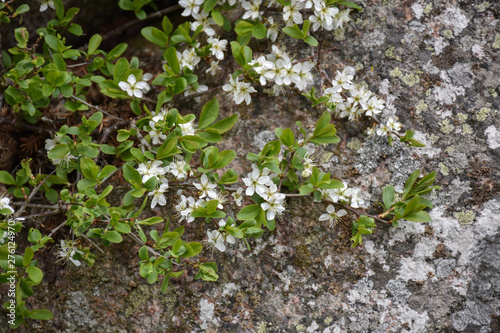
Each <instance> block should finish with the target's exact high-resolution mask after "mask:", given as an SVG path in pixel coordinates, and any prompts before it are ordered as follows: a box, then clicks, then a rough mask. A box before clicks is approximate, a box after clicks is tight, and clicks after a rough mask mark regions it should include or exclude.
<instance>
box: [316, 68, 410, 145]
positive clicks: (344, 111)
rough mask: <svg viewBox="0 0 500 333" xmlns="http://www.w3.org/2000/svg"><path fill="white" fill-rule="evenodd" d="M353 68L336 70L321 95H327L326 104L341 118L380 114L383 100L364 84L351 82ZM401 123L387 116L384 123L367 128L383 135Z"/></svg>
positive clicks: (395, 128) (382, 108)
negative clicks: (329, 84) (330, 83)
mask: <svg viewBox="0 0 500 333" xmlns="http://www.w3.org/2000/svg"><path fill="white" fill-rule="evenodd" d="M354 73H355V69H354V68H353V67H346V68H344V70H343V71H342V72H340V71H337V74H336V76H335V79H334V80H332V86H331V87H329V88H327V89H325V91H324V93H323V96H326V97H328V101H327V105H328V106H329V108H330V109H332V110H334V112H335V113H336V114H337V115H338V116H340V117H341V118H344V117H347V118H348V119H349V121H354V120H357V119H358V118H359V117H361V116H362V115H365V116H368V117H373V118H375V117H376V116H379V115H381V114H382V112H383V110H384V109H385V103H384V100H382V99H381V98H379V97H378V96H377V95H376V94H374V93H373V92H372V91H370V90H369V89H367V88H366V87H364V86H360V85H356V84H355V83H354V82H353V79H354ZM400 129H401V124H400V123H399V122H398V121H397V119H396V118H394V117H388V119H387V122H386V123H385V124H379V125H378V126H377V127H376V128H371V129H369V130H368V134H369V135H371V134H374V133H376V134H377V135H380V136H383V135H387V134H388V133H390V132H397V131H399V130H400Z"/></svg>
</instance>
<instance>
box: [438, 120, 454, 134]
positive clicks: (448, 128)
mask: <svg viewBox="0 0 500 333" xmlns="http://www.w3.org/2000/svg"><path fill="white" fill-rule="evenodd" d="M439 126H440V127H441V132H443V133H444V134H449V133H451V132H452V131H453V129H454V127H453V125H452V124H450V120H449V119H445V120H443V121H442V122H440V123H439Z"/></svg>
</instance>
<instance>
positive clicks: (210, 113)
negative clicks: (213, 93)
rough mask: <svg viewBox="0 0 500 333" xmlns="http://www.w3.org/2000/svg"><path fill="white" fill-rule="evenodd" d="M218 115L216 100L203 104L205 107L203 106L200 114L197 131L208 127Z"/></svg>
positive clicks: (217, 102)
mask: <svg viewBox="0 0 500 333" xmlns="http://www.w3.org/2000/svg"><path fill="white" fill-rule="evenodd" d="M218 115H219V101H218V100H217V97H216V98H214V99H212V100H210V101H208V102H207V103H205V105H203V108H202V110H201V114H200V122H199V125H198V126H199V129H204V128H206V127H208V126H210V125H211V124H212V123H213V122H214V121H215V119H217V116H218Z"/></svg>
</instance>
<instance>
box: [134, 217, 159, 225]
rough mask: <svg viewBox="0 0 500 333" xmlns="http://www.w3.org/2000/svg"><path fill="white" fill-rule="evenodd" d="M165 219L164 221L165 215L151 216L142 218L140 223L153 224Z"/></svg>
mask: <svg viewBox="0 0 500 333" xmlns="http://www.w3.org/2000/svg"><path fill="white" fill-rule="evenodd" d="M163 221H164V220H163V217H160V216H153V217H149V218H147V219H145V220H141V221H139V222H138V223H139V224H140V225H153V224H157V223H161V222H163Z"/></svg>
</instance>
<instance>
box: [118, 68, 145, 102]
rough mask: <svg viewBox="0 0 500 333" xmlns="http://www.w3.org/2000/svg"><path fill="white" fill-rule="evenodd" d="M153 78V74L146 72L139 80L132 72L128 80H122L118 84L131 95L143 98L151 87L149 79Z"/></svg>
mask: <svg viewBox="0 0 500 333" xmlns="http://www.w3.org/2000/svg"><path fill="white" fill-rule="evenodd" d="M151 78H153V74H150V73H145V74H144V75H143V76H142V78H141V79H140V80H139V81H137V78H136V76H135V75H134V74H130V75H129V76H128V78H127V82H125V81H120V82H119V83H118V86H119V87H120V89H121V90H123V91H125V92H127V94H128V95H129V96H130V97H137V98H142V97H143V96H144V95H145V94H147V93H148V91H149V90H150V89H151V87H150V86H149V84H148V83H147V81H149V80H151Z"/></svg>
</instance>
